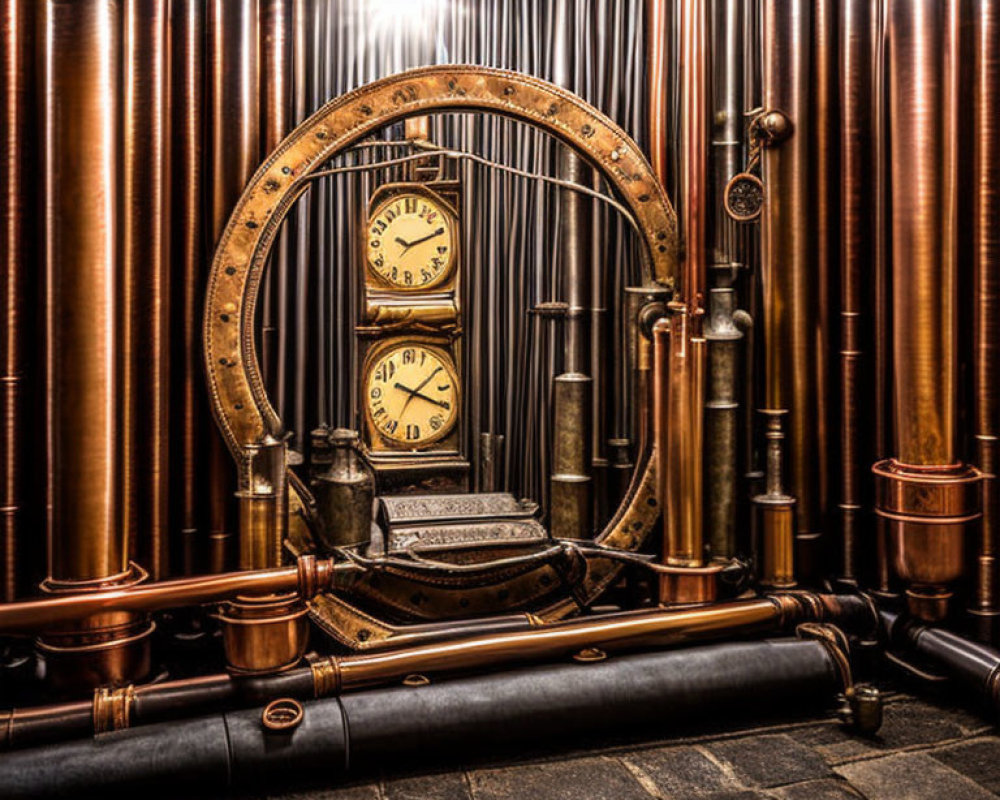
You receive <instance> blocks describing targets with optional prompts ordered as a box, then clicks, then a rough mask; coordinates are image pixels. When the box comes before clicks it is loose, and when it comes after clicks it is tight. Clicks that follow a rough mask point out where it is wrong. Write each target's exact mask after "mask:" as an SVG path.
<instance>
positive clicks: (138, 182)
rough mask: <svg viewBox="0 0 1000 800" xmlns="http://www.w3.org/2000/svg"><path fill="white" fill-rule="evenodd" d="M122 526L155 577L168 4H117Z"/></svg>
mask: <svg viewBox="0 0 1000 800" xmlns="http://www.w3.org/2000/svg"><path fill="white" fill-rule="evenodd" d="M123 26H124V70H125V73H124V76H123V80H122V86H123V88H124V98H123V99H124V107H123V109H122V110H123V113H124V130H123V140H122V158H123V163H122V204H123V212H124V213H123V219H122V269H123V275H122V294H123V309H122V317H121V319H122V328H121V335H120V337H119V348H120V358H121V359H122V363H123V375H122V391H121V403H122V423H121V427H122V453H123V456H124V457H123V458H122V476H121V480H122V523H121V524H122V527H123V530H126V531H128V532H129V537H130V548H131V549H132V551H133V552H135V553H136V554H137V556H139V557H140V558H141V559H142V561H143V563H144V564H145V565H146V567H147V569H148V570H149V572H150V574H151V575H152V577H153V579H154V580H159V579H160V578H161V577H163V576H164V575H165V574H166V572H167V563H168V548H167V545H168V540H167V507H168V486H167V476H168V465H169V460H168V452H167V448H168V420H167V387H168V386H169V374H168V369H169V363H170V362H169V358H168V350H167V344H168V342H169V319H170V313H169V312H170V304H169V285H170V284H169V280H170V275H169V260H170V259H169V236H168V231H169V222H170V215H169V204H168V197H169V194H168V192H169V174H170V172H169V163H170V162H169V156H170V153H169V150H168V147H167V143H168V141H169V140H168V135H167V131H168V117H167V114H168V101H167V88H168V80H167V68H168V65H169V62H168V56H167V52H166V45H167V13H166V5H165V4H164V3H162V2H159V0H126V3H125V6H124V19H123Z"/></svg>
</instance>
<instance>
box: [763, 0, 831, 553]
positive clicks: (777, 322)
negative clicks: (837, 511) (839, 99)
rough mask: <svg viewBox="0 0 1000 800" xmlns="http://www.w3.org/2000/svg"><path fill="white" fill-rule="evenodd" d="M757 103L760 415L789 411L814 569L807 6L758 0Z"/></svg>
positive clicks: (817, 321)
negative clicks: (760, 142)
mask: <svg viewBox="0 0 1000 800" xmlns="http://www.w3.org/2000/svg"><path fill="white" fill-rule="evenodd" d="M762 8H763V14H762V20H761V22H762V30H763V45H764V47H763V52H764V62H763V101H764V107H765V108H766V109H768V111H769V112H771V116H772V117H773V121H774V122H776V123H780V126H779V128H778V130H779V131H780V133H782V134H784V135H783V136H779V137H777V138H776V139H775V140H773V141H772V142H771V143H770V144H769V146H767V147H765V148H764V151H763V156H762V164H761V170H762V179H763V181H764V186H765V187H766V191H765V193H764V208H763V212H762V216H761V260H762V265H761V266H762V268H761V285H762V289H763V320H762V323H763V324H762V327H763V332H762V335H763V339H764V408H766V409H769V410H773V411H777V410H785V411H787V412H788V414H787V421H786V423H785V429H786V431H787V437H788V447H787V452H786V456H787V475H788V479H787V489H788V493H789V494H790V495H791V496H793V497H795V498H796V504H795V516H796V530H797V533H796V540H797V545H796V558H801V559H802V560H803V561H804V562H807V563H808V562H813V561H814V558H812V555H813V554H812V553H811V552H810V551H811V550H812V549H814V546H815V544H816V536H817V534H818V532H819V530H820V513H821V498H820V495H819V489H820V487H819V470H817V468H816V467H817V459H818V458H822V457H823V454H824V453H825V447H824V443H823V442H822V441H821V438H820V435H821V430H822V429H821V426H820V423H819V419H818V417H819V410H820V404H819V401H818V398H817V376H818V371H819V370H821V369H822V368H823V364H825V359H826V354H825V353H824V352H823V351H822V350H821V348H820V344H821V342H822V337H823V334H824V332H823V331H822V329H821V316H820V314H819V313H818V308H817V285H816V274H815V264H814V261H813V259H814V255H813V241H814V233H813V231H812V228H811V220H812V218H813V216H812V199H811V191H810V180H809V178H810V175H809V169H810V138H811V137H810V103H809V100H810V97H809V93H810V78H809V76H810V60H809V53H810V36H809V34H810V22H811V20H810V17H811V13H810V12H811V2H809V0H764V3H763V7H762Z"/></svg>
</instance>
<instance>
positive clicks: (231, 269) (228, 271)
mask: <svg viewBox="0 0 1000 800" xmlns="http://www.w3.org/2000/svg"><path fill="white" fill-rule="evenodd" d="M226 274H227V275H235V274H236V267H226Z"/></svg>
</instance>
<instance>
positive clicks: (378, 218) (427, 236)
mask: <svg viewBox="0 0 1000 800" xmlns="http://www.w3.org/2000/svg"><path fill="white" fill-rule="evenodd" d="M452 238H453V231H452V218H451V216H450V215H449V214H448V212H446V211H445V210H444V209H443V208H442V207H441V205H440V204H439V203H437V202H436V201H434V200H433V199H432V198H431V197H429V196H428V195H424V194H417V193H403V194H396V195H393V196H392V197H390V198H388V199H387V200H385V201H383V202H382V203H380V204H379V205H378V207H377V208H376V209H375V212H374V213H373V214H372V216H371V219H370V220H369V223H368V264H369V266H370V267H371V269H373V270H374V271H375V272H376V273H377V274H379V275H380V276H382V278H383V279H384V280H385V281H386V282H388V283H389V284H390V285H391V286H393V287H395V288H399V289H429V288H431V287H433V286H435V285H437V284H438V283H440V282H441V281H442V280H443V279H444V278H445V277H446V275H447V273H448V267H449V266H450V265H451V261H452V248H453V242H452Z"/></svg>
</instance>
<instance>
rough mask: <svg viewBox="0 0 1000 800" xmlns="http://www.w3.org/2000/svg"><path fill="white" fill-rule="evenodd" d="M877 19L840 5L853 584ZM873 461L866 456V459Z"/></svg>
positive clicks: (843, 456) (844, 452) (847, 518)
mask: <svg viewBox="0 0 1000 800" xmlns="http://www.w3.org/2000/svg"><path fill="white" fill-rule="evenodd" d="M877 22H878V18H877V16H876V10H875V8H874V7H873V3H872V2H871V0H845V2H843V3H841V4H840V9H839V15H838V29H839V36H840V60H839V67H840V69H839V73H840V79H839V106H840V253H839V255H840V465H841V466H840V486H839V492H838V509H839V511H840V545H841V562H840V576H841V577H842V578H843V579H844V580H846V581H850V582H857V580H858V577H859V576H858V569H859V567H860V566H861V561H860V558H859V546H860V542H859V537H860V526H861V524H862V496H861V480H862V472H861V469H862V463H863V462H864V461H865V460H866V459H865V455H867V454H868V453H869V452H870V449H869V448H867V447H865V446H864V444H863V442H864V431H863V429H862V419H863V415H862V413H861V403H862V397H861V388H862V386H863V384H864V380H865V374H863V372H862V370H863V369H864V366H865V360H864V355H865V354H864V353H863V351H862V347H863V343H864V334H865V330H864V327H863V323H864V318H863V308H864V305H863V303H862V296H863V295H862V292H863V287H864V285H865V282H866V281H867V280H868V276H870V275H871V274H872V267H873V262H872V257H871V256H872V252H873V251H872V240H871V235H872V231H873V229H872V227H871V226H870V225H871V224H870V220H871V218H872V216H873V213H874V210H875V209H874V204H873V203H872V201H871V196H872V191H871V186H872V184H871V176H872V170H873V166H874V164H873V161H874V159H873V147H872V146H871V144H870V142H871V140H872V137H871V128H872V124H873V122H874V118H873V115H872V105H873V103H872V101H873V95H872V88H873V87H872V74H873V63H872V56H873V42H874V40H875V33H876V27H875V26H876V24H877ZM868 460H870V459H868Z"/></svg>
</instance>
